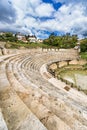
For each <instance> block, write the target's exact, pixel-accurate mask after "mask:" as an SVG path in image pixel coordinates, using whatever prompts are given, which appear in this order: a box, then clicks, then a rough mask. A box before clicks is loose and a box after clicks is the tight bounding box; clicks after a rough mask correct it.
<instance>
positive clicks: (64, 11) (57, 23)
mask: <svg viewBox="0 0 87 130" xmlns="http://www.w3.org/2000/svg"><path fill="white" fill-rule="evenodd" d="M5 1H7V0H4V3H5ZM10 1H11V0H10ZM53 1H54V2H65V4H63V5H62V6H61V7H60V8H59V9H58V10H55V9H54V7H53V5H52V3H49V4H47V3H44V2H43V1H42V0H25V1H24V2H22V0H12V1H11V2H12V6H14V8H15V10H16V14H17V17H16V21H15V23H12V24H11V25H10V24H8V23H6V24H4V23H0V29H5V28H6V29H10V30H14V31H20V32H23V33H30V34H32V33H35V34H36V35H37V36H38V37H43V36H44V37H46V36H48V34H47V33H46V31H49V32H53V31H58V32H64V33H66V32H71V33H77V34H84V33H85V32H87V29H86V26H87V14H86V10H87V4H86V0H84V1H82V0H79V2H78V0H75V1H73V0H66V1H65V0H53ZM5 6H6V5H5ZM46 17H47V19H45V18H46ZM9 19H10V18H9ZM43 19H44V20H43ZM41 35H42V36H41Z"/></svg>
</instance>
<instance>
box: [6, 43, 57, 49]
mask: <svg viewBox="0 0 87 130" xmlns="http://www.w3.org/2000/svg"><path fill="white" fill-rule="evenodd" d="M5 46H6V48H8V49H19V48H21V47H24V48H29V49H31V48H55V47H53V46H51V45H47V44H43V43H24V42H22V41H18V42H7V43H6V45H5Z"/></svg>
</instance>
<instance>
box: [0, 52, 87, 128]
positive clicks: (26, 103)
mask: <svg viewBox="0 0 87 130" xmlns="http://www.w3.org/2000/svg"><path fill="white" fill-rule="evenodd" d="M69 54H71V55H69ZM75 58H77V55H76V54H74V51H72V52H71V51H65V52H43V53H41V52H37V53H36V52H35V53H34V52H33V53H32V52H29V53H28V52H27V53H23V54H22V53H21V54H17V55H10V56H7V57H6V56H5V57H2V58H1V60H0V108H1V109H0V128H1V129H0V130H3V129H4V130H47V129H48V130H87V96H86V95H85V94H83V93H81V92H78V91H77V90H75V89H73V88H71V89H70V90H69V91H66V90H65V89H64V86H65V85H66V84H64V83H60V81H58V80H57V79H54V78H53V77H52V76H51V75H50V76H48V77H47V75H46V73H48V72H47V70H46V68H45V70H46V72H45V71H44V69H43V67H42V66H43V65H44V64H48V63H49V62H55V61H61V60H72V59H75ZM41 67H42V73H44V72H45V77H44V76H43V75H42V74H41V73H40V69H41ZM56 80H57V81H56ZM50 81H51V82H50ZM56 82H57V83H58V84H57V83H56Z"/></svg>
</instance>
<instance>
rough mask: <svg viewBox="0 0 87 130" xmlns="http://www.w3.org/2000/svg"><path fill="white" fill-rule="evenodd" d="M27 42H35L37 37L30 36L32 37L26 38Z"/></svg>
mask: <svg viewBox="0 0 87 130" xmlns="http://www.w3.org/2000/svg"><path fill="white" fill-rule="evenodd" d="M28 40H29V41H30V42H34V43H35V42H37V37H36V36H35V35H32V36H28Z"/></svg>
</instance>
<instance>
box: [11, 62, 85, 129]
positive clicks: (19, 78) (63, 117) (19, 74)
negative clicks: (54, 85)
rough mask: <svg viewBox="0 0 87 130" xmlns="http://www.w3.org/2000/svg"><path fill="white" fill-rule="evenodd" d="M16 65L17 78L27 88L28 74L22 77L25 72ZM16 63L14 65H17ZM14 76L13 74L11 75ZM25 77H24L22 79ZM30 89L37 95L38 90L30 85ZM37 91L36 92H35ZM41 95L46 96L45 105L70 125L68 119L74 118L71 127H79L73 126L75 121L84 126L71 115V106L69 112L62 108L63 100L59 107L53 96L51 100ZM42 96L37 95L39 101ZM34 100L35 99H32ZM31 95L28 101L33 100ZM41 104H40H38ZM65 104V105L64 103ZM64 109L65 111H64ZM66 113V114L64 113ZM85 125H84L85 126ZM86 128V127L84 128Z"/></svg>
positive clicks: (79, 125)
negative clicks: (32, 88) (26, 78)
mask: <svg viewBox="0 0 87 130" xmlns="http://www.w3.org/2000/svg"><path fill="white" fill-rule="evenodd" d="M15 65H16V67H15V72H16V76H17V77H16V78H17V80H19V82H20V83H22V85H23V86H25V88H26V86H27V85H28V84H26V83H27V82H28V80H26V82H24V80H25V77H26V75H25V76H24V77H21V76H22V75H23V74H22V73H18V72H19V69H20V66H18V65H17V64H15ZM15 65H14V66H15ZM13 70H14V68H13ZM20 72H22V70H21V71H20ZM11 77H12V76H11ZM22 78H23V79H22ZM28 90H30V91H29V92H30V93H33V95H34V97H35V95H36V93H37V90H35V91H34V90H33V91H32V90H31V89H30V86H29V89H28ZM35 92H36V93H35ZM40 97H44V98H43V99H45V100H43V101H42V102H43V103H44V104H45V106H47V107H48V108H50V110H51V111H53V112H54V113H55V114H56V115H57V116H59V117H60V118H61V119H62V120H63V121H64V122H66V123H67V124H68V125H70V122H69V121H68V120H71V119H72V121H71V127H74V129H77V128H76V126H72V125H73V124H74V122H75V123H76V122H77V124H78V128H79V127H80V128H81V126H82V124H81V123H80V122H79V121H77V120H76V119H74V118H73V117H72V116H70V112H72V111H70V109H69V108H67V109H66V110H67V112H68V111H70V112H68V113H66V112H64V110H63V109H62V108H61V106H62V104H61V102H60V108H61V109H60V108H59V107H58V105H57V106H56V105H55V101H54V100H53V102H52V98H51V101H49V100H48V99H47V98H46V95H45V96H40ZM40 97H37V98H38V100H37V102H38V101H40ZM32 100H33V99H32ZM32 100H31V97H30V100H29V98H28V100H27V101H28V103H30V102H31V101H32ZM46 101H48V102H46ZM45 102H46V103H45ZM49 103H50V104H51V105H50V106H49ZM56 104H59V103H58V102H57V101H56ZM38 106H39V105H38ZM52 106H55V107H52ZM63 106H64V105H63ZM57 109H58V111H57ZM64 109H65V107H64ZM62 110H63V111H62ZM60 113H62V114H60ZM63 114H64V115H63ZM67 116H69V118H70V119H69V118H68V119H67ZM72 122H73V123H72ZM83 127H84V126H83ZM84 129H85V128H84Z"/></svg>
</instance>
